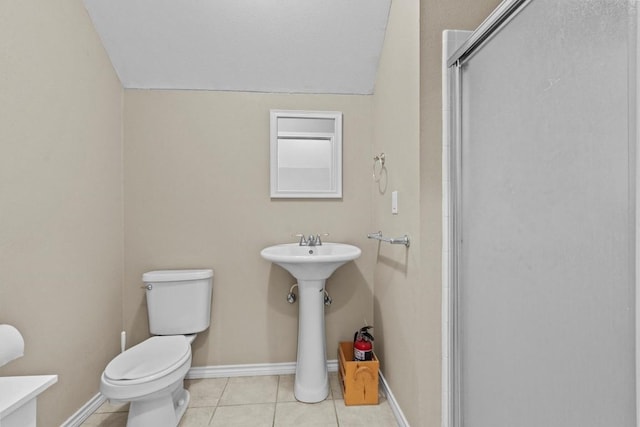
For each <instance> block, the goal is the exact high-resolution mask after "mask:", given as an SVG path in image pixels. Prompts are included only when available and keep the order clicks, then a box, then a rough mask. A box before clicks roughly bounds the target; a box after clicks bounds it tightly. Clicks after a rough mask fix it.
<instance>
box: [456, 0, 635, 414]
mask: <svg viewBox="0 0 640 427" xmlns="http://www.w3.org/2000/svg"><path fill="white" fill-rule="evenodd" d="M505 3H510V4H515V5H517V7H514V8H513V9H514V10H511V11H509V12H508V13H506V12H505V13H502V15H501V18H500V19H496V23H495V25H493V28H490V29H487V28H489V27H491V25H485V30H484V33H485V34H482V35H479V34H477V32H476V33H474V35H472V39H473V38H475V42H474V43H471V42H469V43H468V44H467V46H463V47H462V48H461V49H460V50H459V51H458V52H457V53H456V54H455V55H454V56H453V57H451V58H450V62H451V64H450V65H451V67H450V70H451V71H450V75H451V76H452V81H453V82H454V83H455V84H454V90H453V95H454V96H453V98H452V101H451V102H452V105H453V116H454V125H453V127H452V128H451V133H452V135H454V139H453V142H452V146H453V152H452V160H453V162H452V171H453V172H454V176H453V177H452V180H453V185H452V189H451V191H452V200H453V202H452V207H451V209H452V211H453V218H454V219H453V221H452V224H453V230H452V234H451V238H452V240H451V245H452V246H453V253H454V257H453V261H452V270H451V276H452V277H453V282H452V285H451V287H452V295H451V299H452V305H451V306H450V307H451V312H452V317H451V323H452V325H453V326H452V327H453V338H452V342H453V344H452V346H453V347H452V349H453V350H452V355H451V358H452V360H453V364H452V375H453V378H454V380H453V381H452V384H451V387H452V388H453V393H452V396H453V404H452V407H453V410H452V413H451V419H452V423H451V425H455V426H464V427H591V426H593V427H596V426H598V427H632V426H636V389H635V387H636V355H635V345H636V331H635V321H636V320H635V310H636V308H635V307H636V303H635V283H636V278H635V265H636V264H635V262H636V261H635V245H636V231H635V215H636V212H635V211H636V209H635V203H636V197H635V191H636V184H635V180H636V177H635V155H636V134H635V132H636V130H635V123H636V118H635V114H636V111H635V110H636V109H635V102H636V97H635V86H636V83H635V81H636V75H635V61H636V54H635V49H636V40H635V38H636V15H635V1H629V0H531V1H524V2H523V1H515V0H514V1H509V2H505ZM505 3H503V5H504V4H505ZM494 15H495V14H494ZM493 18H496V17H495V16H493ZM485 24H486V23H485ZM483 25H484V24H483ZM481 28H482V27H481ZM478 31H480V30H478ZM473 44H475V45H474V46H472V45H473Z"/></svg>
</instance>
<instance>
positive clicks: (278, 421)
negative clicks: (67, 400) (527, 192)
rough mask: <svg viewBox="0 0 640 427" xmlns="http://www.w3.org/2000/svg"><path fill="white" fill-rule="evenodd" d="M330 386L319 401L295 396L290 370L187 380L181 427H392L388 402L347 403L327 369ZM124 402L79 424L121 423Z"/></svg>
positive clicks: (110, 426)
mask: <svg viewBox="0 0 640 427" xmlns="http://www.w3.org/2000/svg"><path fill="white" fill-rule="evenodd" d="M329 378H330V381H331V392H330V393H329V397H327V399H326V400H325V401H323V402H320V403H313V404H309V403H301V402H298V401H296V399H295V398H294V396H293V375H273V376H257V377H231V378H213V379H198V380H186V381H185V385H186V388H187V390H189V393H191V401H190V402H189V408H188V409H187V412H186V413H185V415H184V417H183V418H182V421H181V422H180V426H179V427H200V426H214V427H263V426H264V427H292V426H310V427H338V426H339V427H360V426H362V427H364V426H366V427H396V426H397V425H398V424H397V423H396V420H395V417H394V415H393V412H392V411H391V407H390V406H389V402H387V400H386V399H385V397H384V394H382V393H380V399H379V401H380V404H378V405H368V406H345V404H344V400H343V399H342V390H341V387H340V384H339V381H338V377H337V373H335V372H332V373H330V374H329ZM126 424H127V406H126V405H125V406H113V405H110V404H109V402H106V403H105V404H104V405H102V406H101V407H100V408H99V409H98V410H97V411H96V412H95V413H94V414H93V415H91V416H90V417H89V418H88V419H87V420H86V421H85V422H84V423H83V424H82V426H83V427H124V426H125V425H126Z"/></svg>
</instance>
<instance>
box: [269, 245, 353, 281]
mask: <svg viewBox="0 0 640 427" xmlns="http://www.w3.org/2000/svg"><path fill="white" fill-rule="evenodd" d="M361 253H362V251H361V250H360V248H358V247H357V246H353V245H347V244H345V243H323V244H322V245H320V246H300V245H299V244H298V243H285V244H282V245H274V246H269V247H268V248H264V249H263V250H262V251H261V252H260V255H261V256H262V258H264V259H266V260H268V261H271V262H273V263H275V264H278V265H279V266H280V267H282V268H284V269H285V270H287V271H288V272H289V273H291V274H292V275H293V276H294V277H295V278H296V279H298V280H324V279H327V278H328V277H329V276H331V275H332V274H333V272H334V271H336V269H337V268H338V267H340V266H341V265H343V264H344V263H346V262H348V261H351V260H354V259H356V258H358V257H359V256H360V254H361Z"/></svg>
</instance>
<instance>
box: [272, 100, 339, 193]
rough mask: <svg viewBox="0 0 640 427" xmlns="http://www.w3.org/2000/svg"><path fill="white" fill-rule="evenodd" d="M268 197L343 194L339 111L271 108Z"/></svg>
mask: <svg viewBox="0 0 640 427" xmlns="http://www.w3.org/2000/svg"><path fill="white" fill-rule="evenodd" d="M270 143H271V197H272V198H341V197H342V113H340V112H336V111H290V110H271V135H270Z"/></svg>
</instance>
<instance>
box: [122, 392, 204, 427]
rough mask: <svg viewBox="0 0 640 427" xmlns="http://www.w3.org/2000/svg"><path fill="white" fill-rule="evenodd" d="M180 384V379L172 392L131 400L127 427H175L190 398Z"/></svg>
mask: <svg viewBox="0 0 640 427" xmlns="http://www.w3.org/2000/svg"><path fill="white" fill-rule="evenodd" d="M182 384H183V383H182V381H180V384H179V385H178V387H177V388H176V389H175V390H174V391H173V392H172V393H170V392H168V391H167V392H165V393H158V394H157V396H156V397H155V398H152V399H144V400H134V401H132V402H131V405H130V406H129V417H128V418H127V427H176V426H177V425H178V423H180V419H181V418H182V416H183V415H184V413H185V411H186V410H187V407H188V406H189V400H190V398H191V397H190V395H189V392H188V391H187V390H185V389H184V387H183V385H182Z"/></svg>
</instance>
